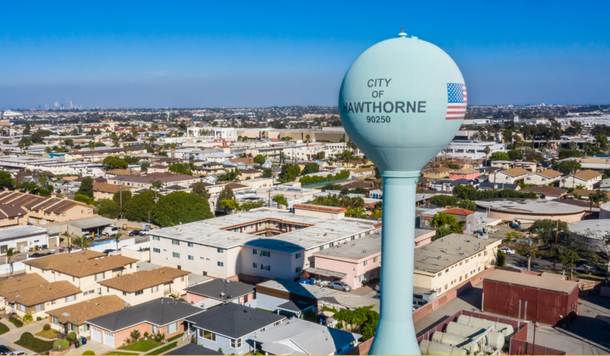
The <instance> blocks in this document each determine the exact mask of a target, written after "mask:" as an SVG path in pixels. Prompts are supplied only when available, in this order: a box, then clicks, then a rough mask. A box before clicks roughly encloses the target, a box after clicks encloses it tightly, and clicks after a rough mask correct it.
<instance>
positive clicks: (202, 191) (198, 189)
mask: <svg viewBox="0 0 610 356" xmlns="http://www.w3.org/2000/svg"><path fill="white" fill-rule="evenodd" d="M192 193H193V194H195V195H199V196H200V197H202V198H203V199H205V200H206V201H208V200H210V192H209V191H208V188H206V186H205V183H203V182H197V183H195V184H193V191H192Z"/></svg>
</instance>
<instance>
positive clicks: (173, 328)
mask: <svg viewBox="0 0 610 356" xmlns="http://www.w3.org/2000/svg"><path fill="white" fill-rule="evenodd" d="M176 331H178V322H175V323H171V324H169V325H168V326H167V335H169V334H173V333H175V332H176Z"/></svg>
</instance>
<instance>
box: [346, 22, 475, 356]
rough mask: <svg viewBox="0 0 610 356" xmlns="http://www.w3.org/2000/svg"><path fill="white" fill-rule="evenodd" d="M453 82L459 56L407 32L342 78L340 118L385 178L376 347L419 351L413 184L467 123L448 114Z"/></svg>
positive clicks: (379, 351) (382, 351)
mask: <svg viewBox="0 0 610 356" xmlns="http://www.w3.org/2000/svg"><path fill="white" fill-rule="evenodd" d="M450 83H457V84H464V79H463V78H462V74H461V73H460V70H459V69H458V67H457V65H456V64H455V63H454V62H453V60H452V59H451V58H450V57H449V56H448V55H447V54H446V53H445V52H443V51H442V50H441V49H440V48H438V47H436V46H434V45H433V44H431V43H428V42H425V41H422V40H419V39H416V38H407V37H406V34H401V37H400V38H395V39H390V40H386V41H383V42H380V43H378V44H376V45H374V46H372V47H371V48H369V49H368V50H366V51H365V52H364V53H363V54H362V55H361V56H360V57H358V59H356V61H355V62H354V63H353V64H352V66H351V67H350V69H349V70H348V72H347V74H346V75H345V78H344V79H343V83H342V86H341V92H340V95H339V112H340V114H341V121H342V122H343V126H344V128H345V131H346V132H347V134H348V135H349V137H350V139H351V140H352V141H354V143H355V144H356V145H357V146H358V148H359V149H360V150H361V151H362V152H363V153H364V154H365V155H366V156H367V157H368V158H369V159H371V161H373V162H374V163H375V165H376V166H377V167H378V168H379V170H380V172H381V176H382V179H383V183H384V185H383V233H382V247H381V251H382V252H381V253H382V255H383V264H382V267H381V282H382V283H381V306H380V315H381V316H380V319H379V325H378V328H377V334H376V336H375V339H374V340H373V345H372V346H371V350H370V354H375V355H405V354H407V355H409V354H410V355H418V354H420V351H419V346H418V344H417V340H416V337H415V329H414V326H413V318H412V304H413V270H414V239H415V221H414V219H413V218H412V217H413V216H414V215H415V211H414V210H415V185H416V182H417V179H418V178H419V172H420V170H421V168H422V167H423V166H424V165H425V164H426V163H427V162H428V161H430V159H432V158H433V157H434V156H435V155H436V154H437V153H438V152H439V151H440V150H441V149H443V148H444V147H445V146H446V145H447V143H449V142H450V141H451V139H452V138H453V137H454V136H455V133H456V132H457V130H458V129H459V128H460V126H461V124H462V120H461V119H459V120H446V117H447V115H446V114H447V106H448V96H449V95H448V85H447V84H450ZM380 91H383V92H380ZM397 102H403V103H404V102H409V103H411V104H412V103H413V102H416V103H417V105H416V106H415V107H416V109H415V110H412V109H413V106H412V105H405V106H407V107H405V108H404V111H405V112H403V111H402V110H401V109H396V103H397ZM420 102H421V104H420ZM356 103H358V104H356ZM362 103H369V104H365V105H363V104H362ZM373 103H374V104H373ZM386 103H390V104H386ZM350 104H351V106H350ZM356 105H357V106H356ZM422 105H423V106H422ZM407 109H409V110H407ZM380 111H381V112H380ZM388 111H389V112H388ZM388 116H389V117H390V121H389V122H387V117H388ZM371 117H373V118H374V122H373V123H371V122H370V119H371ZM378 117H379V118H382V117H383V118H385V122H383V121H384V120H383V119H382V120H381V121H382V122H378V121H379V120H378V119H377V118H378Z"/></svg>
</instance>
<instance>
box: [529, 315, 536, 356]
mask: <svg viewBox="0 0 610 356" xmlns="http://www.w3.org/2000/svg"><path fill="white" fill-rule="evenodd" d="M532 323H534V349H533V350H532V353H531V355H535V354H536V329H538V319H536V320H534V321H533V322H532Z"/></svg>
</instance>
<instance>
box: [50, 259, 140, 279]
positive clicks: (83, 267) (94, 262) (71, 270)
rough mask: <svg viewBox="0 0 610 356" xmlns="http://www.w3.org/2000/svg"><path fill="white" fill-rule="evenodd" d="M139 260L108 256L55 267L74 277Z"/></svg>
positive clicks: (111, 268)
mask: <svg viewBox="0 0 610 356" xmlns="http://www.w3.org/2000/svg"><path fill="white" fill-rule="evenodd" d="M136 262H138V260H136V259H134V258H130V257H125V256H121V255H115V256H108V257H103V258H96V259H90V260H78V261H74V262H72V263H68V264H64V265H59V266H56V267H55V268H53V269H54V270H55V271H57V272H61V273H65V274H67V275H70V276H74V277H85V276H91V275H93V274H96V273H101V272H105V271H110V270H115V269H117V268H123V267H125V266H126V265H128V264H130V263H136Z"/></svg>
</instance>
